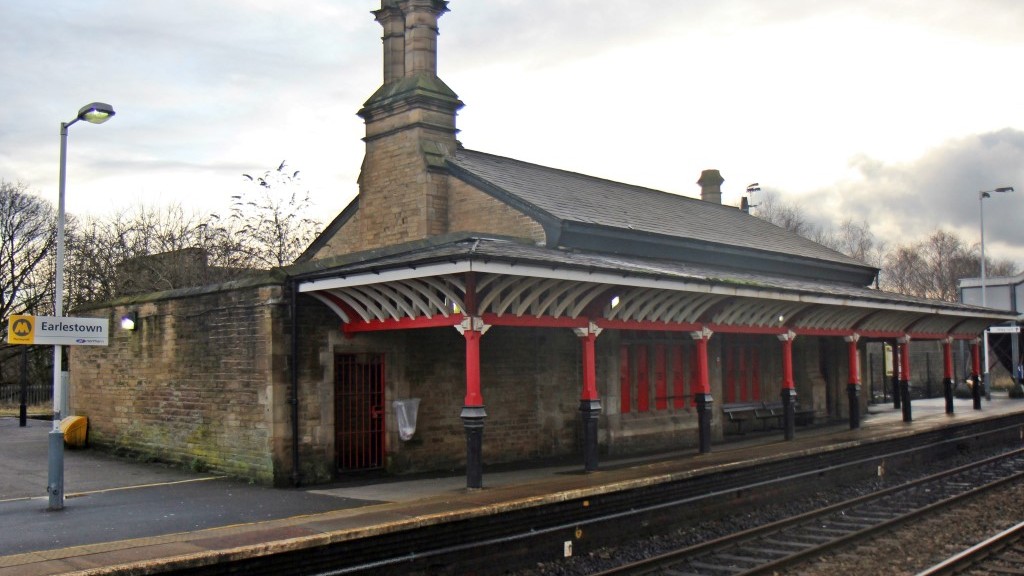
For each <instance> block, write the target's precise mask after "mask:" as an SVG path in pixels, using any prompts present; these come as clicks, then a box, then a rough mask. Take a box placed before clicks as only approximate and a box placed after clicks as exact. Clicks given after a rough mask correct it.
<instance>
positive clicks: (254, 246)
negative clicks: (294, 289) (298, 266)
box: [229, 162, 321, 268]
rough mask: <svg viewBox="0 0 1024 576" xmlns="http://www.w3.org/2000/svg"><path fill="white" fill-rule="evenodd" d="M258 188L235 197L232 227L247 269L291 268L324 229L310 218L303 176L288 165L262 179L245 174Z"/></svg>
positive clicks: (282, 163) (261, 177)
mask: <svg viewBox="0 0 1024 576" xmlns="http://www.w3.org/2000/svg"><path fill="white" fill-rule="evenodd" d="M242 176H243V177H245V178H246V179H247V180H249V181H251V182H253V183H255V184H257V185H258V188H256V189H255V190H253V191H252V193H249V194H243V195H239V196H234V197H233V198H232V199H233V201H234V203H233V205H232V209H231V216H230V219H229V220H230V226H229V229H230V231H231V234H232V236H234V237H235V238H236V239H237V243H236V247H237V249H238V250H239V252H240V254H241V256H242V257H243V258H244V259H245V262H246V264H247V265H249V266H252V267H256V268H272V267H277V266H285V265H288V264H291V263H292V262H294V261H295V259H296V258H298V257H299V255H300V254H302V251H303V250H305V249H306V247H307V246H309V244H310V243H311V242H312V241H313V240H314V239H315V238H316V235H317V233H318V232H319V231H320V228H321V225H320V223H319V222H318V221H316V220H314V219H313V218H310V217H309V216H307V215H306V213H307V211H308V210H309V208H310V199H309V192H306V191H302V190H301V188H300V184H299V172H298V171H297V170H296V171H294V172H291V171H289V170H287V169H286V165H285V163H284V162H281V164H280V165H279V166H278V167H277V169H276V170H268V171H266V172H264V173H263V175H262V176H255V177H254V176H250V175H249V174H242Z"/></svg>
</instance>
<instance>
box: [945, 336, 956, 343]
mask: <svg viewBox="0 0 1024 576" xmlns="http://www.w3.org/2000/svg"><path fill="white" fill-rule="evenodd" d="M953 340H954V338H953V337H952V336H946V337H945V338H943V339H942V343H943V344H952V343H953Z"/></svg>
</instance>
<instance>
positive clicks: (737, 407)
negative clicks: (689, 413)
mask: <svg viewBox="0 0 1024 576" xmlns="http://www.w3.org/2000/svg"><path fill="white" fill-rule="evenodd" d="M722 414H723V415H724V416H725V417H726V419H727V420H728V421H729V422H732V423H733V424H736V432H737V433H738V434H745V432H744V430H743V424H744V423H745V422H752V421H755V420H757V421H760V422H761V429H762V430H769V429H771V428H782V426H783V423H782V419H783V418H784V417H785V411H784V410H783V408H782V401H781V400H777V401H775V402H735V403H731V404H723V405H722ZM794 414H795V420H796V424H797V425H798V426H807V425H810V424H813V423H814V410H809V409H802V408H800V404H799V403H797V404H796V405H795V406H794Z"/></svg>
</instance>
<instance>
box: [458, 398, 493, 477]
mask: <svg viewBox="0 0 1024 576" xmlns="http://www.w3.org/2000/svg"><path fill="white" fill-rule="evenodd" d="M459 416H460V417H461V418H462V427H463V429H465V431H466V488H470V489H478V488H483V487H484V465H483V444H484V419H485V418H487V412H486V411H485V410H484V407H483V406H463V408H462V414H460V415H459Z"/></svg>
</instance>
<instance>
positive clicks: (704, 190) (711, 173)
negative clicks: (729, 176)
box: [697, 170, 725, 204]
mask: <svg viewBox="0 0 1024 576" xmlns="http://www.w3.org/2000/svg"><path fill="white" fill-rule="evenodd" d="M723 182H725V178H722V174H721V173H720V172H719V171H718V170H704V171H702V172H701V173H700V180H697V184H700V199H701V200H703V201H705V202H714V203H715V204H721V203H722V183H723Z"/></svg>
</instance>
